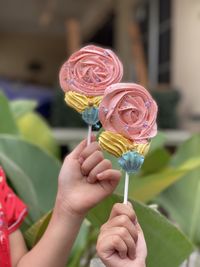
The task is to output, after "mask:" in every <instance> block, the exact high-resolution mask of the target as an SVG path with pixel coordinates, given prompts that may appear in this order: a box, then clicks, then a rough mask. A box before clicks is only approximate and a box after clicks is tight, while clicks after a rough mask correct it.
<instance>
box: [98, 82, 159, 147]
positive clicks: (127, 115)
mask: <svg viewBox="0 0 200 267" xmlns="http://www.w3.org/2000/svg"><path fill="white" fill-rule="evenodd" d="M157 110H158V108H157V104H156V102H155V101H154V100H153V98H152V97H151V95H150V94H149V92H148V91H147V90H146V89H145V88H144V87H142V86H141V85H138V84H135V83H118V84H113V85H111V86H109V87H108V88H107V89H106V91H105V95H104V98H103V100H102V102H101V104H100V107H99V118H100V121H101V123H102V125H103V127H104V128H105V129H106V130H107V131H111V132H114V133H118V134H121V135H122V136H124V137H126V138H127V139H129V140H132V141H134V142H137V143H145V142H147V141H148V140H149V139H150V138H152V137H154V136H155V135H156V133H157V124H156V116H157Z"/></svg>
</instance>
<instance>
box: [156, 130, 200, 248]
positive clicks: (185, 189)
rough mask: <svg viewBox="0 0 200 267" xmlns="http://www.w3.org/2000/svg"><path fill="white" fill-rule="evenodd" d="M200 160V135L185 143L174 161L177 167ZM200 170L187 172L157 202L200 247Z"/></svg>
mask: <svg viewBox="0 0 200 267" xmlns="http://www.w3.org/2000/svg"><path fill="white" fill-rule="evenodd" d="M195 156H196V157H197V156H198V159H200V135H195V136H193V137H192V138H190V139H189V140H188V141H186V142H185V143H183V144H182V145H181V146H180V147H179V149H178V151H177V153H176V154H175V156H174V157H173V159H172V164H173V166H175V167H176V166H177V165H179V164H181V163H182V162H184V161H185V160H186V159H190V158H191V157H195ZM199 173H200V168H198V169H195V170H191V171H190V172H187V174H186V175H185V176H184V178H183V179H181V180H180V181H179V182H178V183H176V184H174V185H173V186H171V187H170V188H169V189H168V190H166V191H165V192H163V193H162V194H161V195H160V196H159V197H158V198H157V202H158V203H159V204H161V205H162V206H163V207H164V208H165V209H166V211H167V212H168V213H169V214H170V216H171V218H172V219H173V220H175V221H176V223H177V224H178V225H179V226H180V227H181V229H182V230H183V231H184V232H185V233H186V235H188V237H189V238H190V239H191V240H192V241H193V242H194V243H195V244H196V245H197V246H198V247H200V228H199V221H200V179H199Z"/></svg>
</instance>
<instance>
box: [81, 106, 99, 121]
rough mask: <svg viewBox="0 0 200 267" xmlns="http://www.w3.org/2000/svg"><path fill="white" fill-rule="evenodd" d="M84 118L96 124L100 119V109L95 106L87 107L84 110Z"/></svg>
mask: <svg viewBox="0 0 200 267" xmlns="http://www.w3.org/2000/svg"><path fill="white" fill-rule="evenodd" d="M82 119H83V120H84V121H85V122H86V123H87V124H89V125H95V124H96V123H97V122H98V121H99V109H98V108H95V107H91V108H86V109H85V110H84V111H83V112H82Z"/></svg>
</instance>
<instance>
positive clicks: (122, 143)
mask: <svg viewBox="0 0 200 267" xmlns="http://www.w3.org/2000/svg"><path fill="white" fill-rule="evenodd" d="M99 144H100V146H101V147H102V149H104V150H106V151H108V152H109V153H110V154H112V155H114V156H115V157H121V156H122V154H124V153H126V152H128V151H133V150H134V151H136V152H138V153H140V154H141V155H143V156H145V155H146V154H147V152H148V150H149V147H150V143H145V144H137V143H134V142H132V141H130V140H128V139H127V138H125V137H123V136H122V135H121V134H116V133H113V132H109V131H104V132H102V133H101V134H100V136H99Z"/></svg>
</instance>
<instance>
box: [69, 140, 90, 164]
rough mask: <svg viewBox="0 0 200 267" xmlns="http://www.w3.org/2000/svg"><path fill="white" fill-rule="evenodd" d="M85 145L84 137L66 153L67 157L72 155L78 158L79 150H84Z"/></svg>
mask: <svg viewBox="0 0 200 267" xmlns="http://www.w3.org/2000/svg"><path fill="white" fill-rule="evenodd" d="M86 146H87V140H86V139H84V140H83V141H82V142H80V143H79V144H78V145H77V146H76V147H75V148H74V150H73V151H72V152H71V153H70V154H69V155H68V157H72V158H74V159H78V158H79V156H80V154H81V152H82V151H83V150H84V148H85V147H86Z"/></svg>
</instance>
